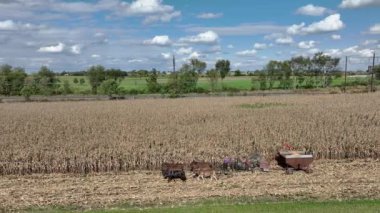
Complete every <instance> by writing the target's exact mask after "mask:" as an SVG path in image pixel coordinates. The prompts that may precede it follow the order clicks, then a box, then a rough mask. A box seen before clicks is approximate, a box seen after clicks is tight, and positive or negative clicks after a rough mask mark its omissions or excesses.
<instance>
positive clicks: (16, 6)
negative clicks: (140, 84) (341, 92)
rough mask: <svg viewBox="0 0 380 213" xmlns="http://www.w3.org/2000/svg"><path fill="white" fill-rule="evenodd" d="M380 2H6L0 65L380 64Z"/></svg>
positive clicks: (2, 2) (1, 11)
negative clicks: (344, 60) (321, 58)
mask: <svg viewBox="0 0 380 213" xmlns="http://www.w3.org/2000/svg"><path fill="white" fill-rule="evenodd" d="M379 11H380V0H320V1H315V0H314V1H313V0H311V1H310V0H308V1H304V0H291V1H290V0H288V1H264V0H261V1H259V0H234V1H232V0H88V1H85V0H80V1H79V0H0V64H4V63H7V64H10V65H13V66H21V67H24V68H26V69H27V70H28V71H29V72H31V71H35V70H37V69H38V68H39V67H40V66H42V65H47V66H49V67H51V68H52V69H53V70H56V71H62V70H69V71H74V70H83V69H86V68H88V67H89V66H91V65H95V64H102V65H104V66H106V67H108V68H110V67H112V68H120V69H124V70H132V69H152V68H157V69H160V70H170V69H171V60H170V58H171V55H172V54H175V55H176V58H177V61H178V63H184V62H186V61H187V60H188V59H190V58H199V59H201V60H203V61H206V62H207V63H208V68H211V67H212V66H213V64H214V63H215V61H216V60H218V59H229V60H230V61H231V63H232V65H233V69H242V70H255V69H260V68H262V67H263V65H264V64H265V63H267V62H268V60H283V59H288V58H290V57H293V56H298V55H311V54H313V53H315V52H318V51H324V52H325V53H326V54H329V55H332V56H336V57H343V56H346V55H349V56H355V57H356V58H359V59H360V58H365V57H371V55H372V52H373V51H374V50H377V52H379V54H380V13H379Z"/></svg>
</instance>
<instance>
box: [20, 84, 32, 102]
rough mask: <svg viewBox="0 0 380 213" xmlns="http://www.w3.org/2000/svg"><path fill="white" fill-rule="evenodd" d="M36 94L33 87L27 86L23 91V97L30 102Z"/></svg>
mask: <svg viewBox="0 0 380 213" xmlns="http://www.w3.org/2000/svg"><path fill="white" fill-rule="evenodd" d="M33 94H34V88H33V86H31V85H25V86H24V87H23V88H22V89H21V95H22V96H24V98H25V101H30V96H32V95H33Z"/></svg>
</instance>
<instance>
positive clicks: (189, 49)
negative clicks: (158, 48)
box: [177, 47, 193, 55]
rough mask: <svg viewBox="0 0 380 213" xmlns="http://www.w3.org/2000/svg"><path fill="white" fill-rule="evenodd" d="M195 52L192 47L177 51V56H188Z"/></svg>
mask: <svg viewBox="0 0 380 213" xmlns="http://www.w3.org/2000/svg"><path fill="white" fill-rule="evenodd" d="M192 52H193V48H192V47H188V48H186V47H181V48H179V49H178V50H177V54H178V55H188V54H191V53H192Z"/></svg>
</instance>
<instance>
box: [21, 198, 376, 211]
mask: <svg viewBox="0 0 380 213" xmlns="http://www.w3.org/2000/svg"><path fill="white" fill-rule="evenodd" d="M81 211H82V210H81ZM27 212H55V213H62V212H79V210H75V209H74V208H73V209H59V208H56V209H54V208H53V209H42V210H41V209H39V210H30V211H27ZM85 212H92V213H106V212H109V213H119V212H120V213H122V212H147V213H176V212H181V213H202V212H220V213H223V212H226V213H230V212H239V213H240V212H243V213H244V212H269V213H277V212H278V213H298V212H299V213H301V212H309V213H310V212H312V213H314V212H315V213H319V212H329V213H330V212H331V213H356V212H360V213H367V212H368V213H376V212H380V201H378V200H357V201H326V202H317V201H302V202H294V201H293V202H260V203H250V204H246V203H245V204H236V203H235V204H228V202H226V203H223V202H215V201H212V202H203V203H198V204H194V205H184V206H174V207H173V206H172V207H152V208H136V207H126V208H123V207H115V208H111V209H103V210H88V211H85Z"/></svg>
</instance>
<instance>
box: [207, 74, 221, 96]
mask: <svg viewBox="0 0 380 213" xmlns="http://www.w3.org/2000/svg"><path fill="white" fill-rule="evenodd" d="M206 75H207V78H208V79H209V81H210V86H211V91H215V90H216V87H217V85H218V79H219V72H218V71H217V70H215V69H212V70H209V71H208V72H207V73H206Z"/></svg>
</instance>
